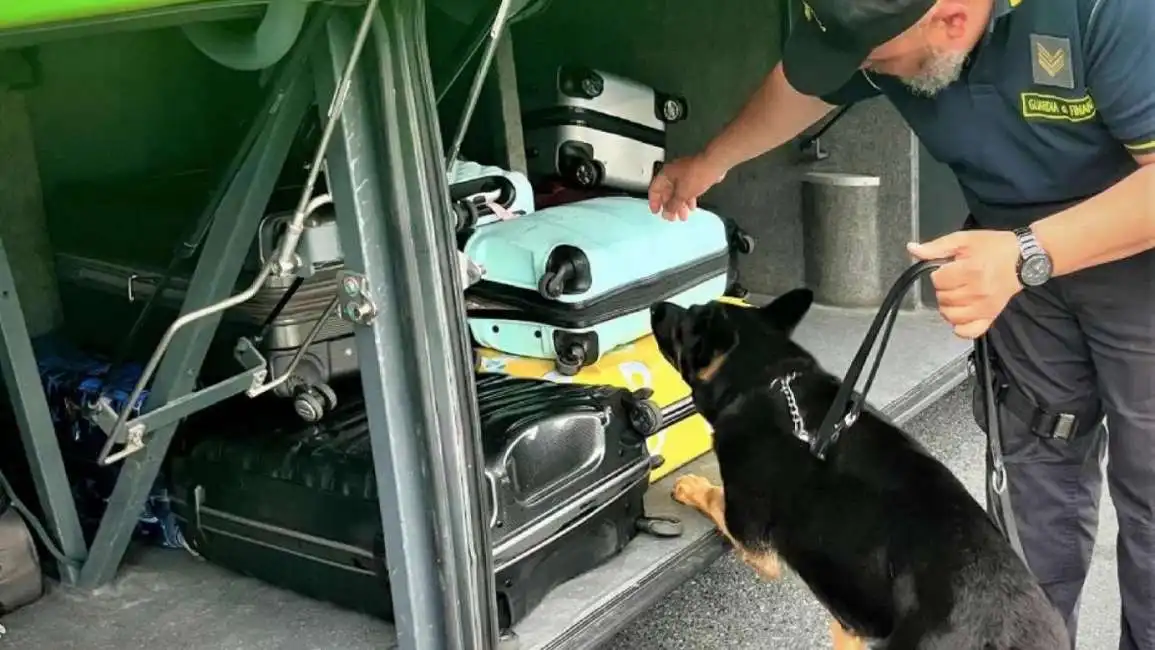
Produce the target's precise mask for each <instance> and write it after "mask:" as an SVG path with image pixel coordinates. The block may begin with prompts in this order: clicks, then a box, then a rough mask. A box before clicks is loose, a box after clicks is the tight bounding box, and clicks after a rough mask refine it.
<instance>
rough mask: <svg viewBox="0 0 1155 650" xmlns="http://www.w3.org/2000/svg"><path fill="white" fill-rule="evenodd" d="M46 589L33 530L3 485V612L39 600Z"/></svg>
mask: <svg viewBox="0 0 1155 650" xmlns="http://www.w3.org/2000/svg"><path fill="white" fill-rule="evenodd" d="M43 593H44V579H43V577H42V576H41V574H40V560H39V558H38V557H37V553H36V544H35V543H34V542H33V541H32V534H31V533H30V532H29V531H28V527H27V526H26V525H25V524H24V520H23V519H22V518H21V517H20V514H19V513H17V512H16V509H15V508H13V507H12V504H11V503H10V502H9V499H8V495H7V494H5V492H4V489H3V488H0V615H4V614H6V613H8V612H11V611H13V610H15V609H19V608H20V607H23V606H24V605H27V604H29V603H31V602H33V601H35V600H36V599H38V598H40V596H41V594H43Z"/></svg>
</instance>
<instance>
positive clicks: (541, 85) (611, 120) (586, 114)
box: [522, 65, 689, 192]
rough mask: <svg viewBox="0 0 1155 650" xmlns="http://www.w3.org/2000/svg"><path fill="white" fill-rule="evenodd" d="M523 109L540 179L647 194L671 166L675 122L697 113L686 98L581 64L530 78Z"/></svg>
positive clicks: (533, 169)
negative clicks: (669, 144)
mask: <svg viewBox="0 0 1155 650" xmlns="http://www.w3.org/2000/svg"><path fill="white" fill-rule="evenodd" d="M522 106H523V109H524V115H523V117H522V124H523V125H524V128H525V146H526V156H527V159H528V166H529V172H530V175H531V176H532V177H534V178H535V179H539V178H546V177H560V178H561V179H562V180H563V181H565V182H566V183H567V184H570V185H573V186H575V187H579V188H584V189H588V188H594V187H602V186H604V187H610V188H617V189H622V190H627V191H634V192H644V191H645V190H646V189H647V188H648V187H649V184H650V179H651V178H653V175H654V173H655V171H657V170H658V169H659V168H660V167H661V165H662V163H663V162H664V161H665V157H666V127H667V125H669V124H672V123H675V122H679V121H681V120H683V119H685V118H686V115H687V113H688V110H689V108H688V105H687V102H686V100H685V99H684V98H682V97H678V96H674V95H670V94H667V93H663V92H660V91H656V90H654V89H653V88H651V87H649V86H647V85H645V84H642V83H639V82H637V81H634V80H632V79H627V78H625V77H622V76H619V75H616V74H613V73H610V72H606V71H603V70H594V69H591V68H586V67H581V66H573V65H563V66H560V67H558V68H557V69H556V70H555V71H554V73H553V75H552V76H551V78H549V79H547V80H543V81H540V82H535V81H528V82H527V83H526V84H525V85H524V87H523V89H522Z"/></svg>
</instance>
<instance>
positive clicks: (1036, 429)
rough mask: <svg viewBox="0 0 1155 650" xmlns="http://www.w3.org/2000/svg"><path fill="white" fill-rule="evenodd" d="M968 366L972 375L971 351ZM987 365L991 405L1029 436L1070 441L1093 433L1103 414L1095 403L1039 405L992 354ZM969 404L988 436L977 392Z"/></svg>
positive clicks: (981, 400)
mask: <svg viewBox="0 0 1155 650" xmlns="http://www.w3.org/2000/svg"><path fill="white" fill-rule="evenodd" d="M968 363H969V367H970V371H971V375H972V376H974V367H975V366H974V364H975V356H974V352H971V354H970V359H969V362H968ZM991 365H992V372H991V375H992V378H991V381H992V382H993V386H992V388H993V390H994V391H995V403H996V404H998V406H999V409H1000V410H1002V411H1005V412H1006V413H1009V414H1010V415H1011V416H1013V417H1014V418H1015V419H1017V420H1019V421H1020V422H1022V423H1023V424H1025V425H1026V426H1027V429H1028V430H1029V431H1030V432H1031V433H1032V434H1034V435H1036V436H1038V437H1040V438H1049V439H1055V440H1071V439H1073V438H1076V437H1078V436H1081V435H1083V434H1085V433H1087V432H1089V431H1092V430H1094V429H1095V427H1097V426H1098V425H1099V423H1100V422H1101V421H1102V420H1103V411H1102V408H1101V407H1100V406H1099V404H1098V403H1097V402H1096V403H1082V404H1064V405H1050V404H1048V405H1040V404H1038V403H1037V402H1035V400H1033V399H1031V397H1030V396H1029V395H1027V394H1026V393H1024V392H1023V391H1022V390H1021V389H1019V388H1018V387H1017V386H1015V385H1014V384H1013V383H1012V382H1011V381H1010V380H1009V378H1008V377H1007V374H1006V372H1004V371H1003V369H1002V368H1001V366H1000V364H999V362H998V357H997V356H995V355H994V353H993V352H992V353H991ZM979 388H981V387H979ZM972 404H973V409H974V417H975V422H977V423H978V425H979V427H980V428H981V429H982V430H983V432H984V433H989V431H988V426H987V413H986V405H985V402H984V401H983V398H982V391H981V390H976V391H975V392H974V398H973V400H972Z"/></svg>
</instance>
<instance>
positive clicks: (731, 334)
mask: <svg viewBox="0 0 1155 650" xmlns="http://www.w3.org/2000/svg"><path fill="white" fill-rule="evenodd" d="M692 330H693V331H692V333H691V335H690V337H689V339H690V340H689V341H685V342H684V345H685V348H684V350H683V352H682V354H683V355H684V356H683V366H684V367H683V368H682V374H683V376H686V377H691V376H695V377H697V378H698V379H702V380H708V379H710V378H711V377H712V376H713V375H714V374H715V373H716V372H717V371H718V368H719V367H721V364H722V362H723V361H724V360H725V358H726V355H727V354H729V353H730V351H731V350H733V349H734V348H735V347H736V346H737V345H738V332H737V330H736V329H735V327H734V323H732V322H731V321H730V318H729V317H728V316H727V315H726V309H725V307H723V306H722V305H721V304H712V305H710V306H709V307H707V308H706V309H705V310H704V311H703V312H702V313H701V314H699V315H698V318H697V319H695V322H694V327H693V328H692Z"/></svg>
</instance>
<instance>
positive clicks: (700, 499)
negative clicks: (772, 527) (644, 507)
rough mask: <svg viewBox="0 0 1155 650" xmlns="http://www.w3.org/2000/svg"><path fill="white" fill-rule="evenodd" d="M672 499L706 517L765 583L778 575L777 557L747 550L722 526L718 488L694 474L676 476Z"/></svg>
mask: <svg viewBox="0 0 1155 650" xmlns="http://www.w3.org/2000/svg"><path fill="white" fill-rule="evenodd" d="M674 500H675V501H677V502H678V503H681V504H684V505H687V506H690V507H691V508H694V509H695V510H698V511H699V512H701V513H702V514H704V515H706V517H707V518H709V519H710V521H712V522H714V525H715V526H717V527H718V530H719V531H721V533H722V534H723V535H725V536H726V539H728V540H730V544H732V545H733V546H734V550H736V551H738V556H739V557H741V558H742V561H743V562H745V563H746V564H749V565H750V566H751V567H752V568H753V569H754V570H755V571H756V572H758V575H760V576H762V577H763V578H765V579H766V580H775V579H777V578H778V576H779V575H780V574H781V569H780V567H779V565H778V555H777V554H776V553H774V552H773V551H751V550H749V549H747V548H746V547H745V546H743V545H742V543H741V542H739V541H738V540H736V539H734V536H733V535H731V534H730V530H729V529H728V528H727V527H726V499H725V498H723V494H722V488H720V487H718V486H717V485H714V484H712V483H710V481H709V479H706V478H704V477H701V476H696V475H694V474H687V475H686V476H680V477H678V480H676V481H674Z"/></svg>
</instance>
